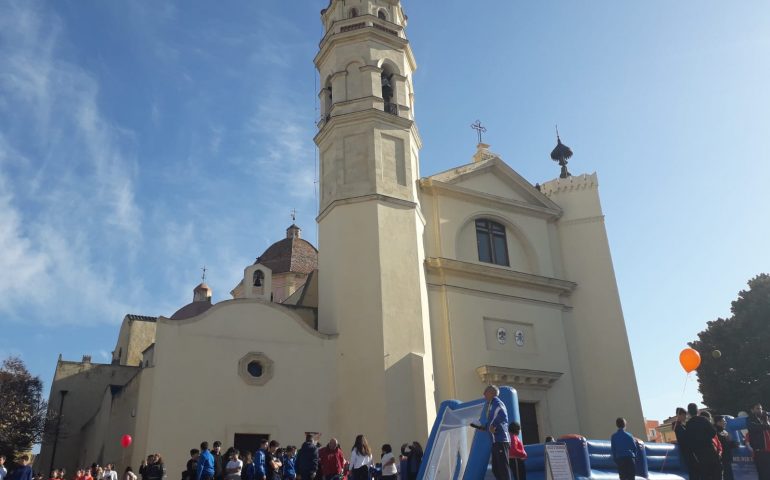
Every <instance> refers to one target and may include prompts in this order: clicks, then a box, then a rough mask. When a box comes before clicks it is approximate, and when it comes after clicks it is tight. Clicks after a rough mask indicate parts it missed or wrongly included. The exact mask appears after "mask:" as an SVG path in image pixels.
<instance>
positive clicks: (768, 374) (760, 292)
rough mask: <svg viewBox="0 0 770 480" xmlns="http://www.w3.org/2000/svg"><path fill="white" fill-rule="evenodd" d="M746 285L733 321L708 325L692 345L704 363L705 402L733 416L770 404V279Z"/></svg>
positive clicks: (734, 306)
mask: <svg viewBox="0 0 770 480" xmlns="http://www.w3.org/2000/svg"><path fill="white" fill-rule="evenodd" d="M748 285H749V289H748V290H742V291H741V292H740V293H739V294H738V299H737V300H735V301H733V303H732V308H731V312H732V316H731V317H729V318H719V319H717V320H714V321H711V322H708V324H707V327H706V329H705V330H703V331H702V332H700V333H699V334H698V340H696V341H694V342H691V343H690V346H691V347H692V348H694V349H695V350H697V351H698V352H699V353H700V355H701V359H702V361H701V365H700V367H699V368H698V383H699V390H700V392H701V394H702V395H703V402H704V403H705V404H706V406H708V407H709V408H712V409H714V410H716V411H717V412H718V413H723V414H732V415H735V414H736V413H737V412H739V411H741V410H743V411H748V408H749V407H750V406H751V405H752V404H753V403H755V402H765V403H770V275H768V274H761V275H758V276H756V277H754V278H753V279H751V280H749V282H748ZM717 352H719V353H721V355H719V353H717Z"/></svg>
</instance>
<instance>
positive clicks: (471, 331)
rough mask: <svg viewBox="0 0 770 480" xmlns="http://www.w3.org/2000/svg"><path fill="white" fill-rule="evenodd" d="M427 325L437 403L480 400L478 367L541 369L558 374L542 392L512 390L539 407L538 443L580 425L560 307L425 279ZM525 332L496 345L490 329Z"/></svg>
mask: <svg viewBox="0 0 770 480" xmlns="http://www.w3.org/2000/svg"><path fill="white" fill-rule="evenodd" d="M432 281H433V282H436V283H443V284H442V285H437V284H435V283H434V284H432V285H431V288H430V304H431V324H432V327H433V330H432V333H433V345H434V355H435V358H436V363H435V368H436V393H437V394H436V400H437V402H438V401H443V400H446V399H449V398H458V399H461V400H470V399H474V398H479V397H480V396H481V394H482V391H483V389H484V386H485V383H483V382H482V379H481V378H480V377H479V375H478V373H477V372H476V369H477V368H478V367H481V366H483V365H494V366H499V367H506V368H516V369H528V370H544V371H551V372H560V373H563V374H564V375H562V377H561V378H560V379H559V380H557V381H556V382H555V383H554V384H553V385H552V386H551V387H550V388H548V389H546V390H542V391H541V390H539V389H530V390H528V389H526V388H521V387H518V386H515V385H514V388H517V389H518V390H519V395H520V399H521V400H523V401H533V402H538V412H539V414H540V415H539V417H540V418H539V423H540V434H541V440H542V437H544V436H545V435H552V434H555V433H558V434H564V433H576V432H579V431H580V426H581V425H580V422H579V420H578V415H577V407H576V403H575V392H574V385H573V378H572V375H571V367H570V359H569V356H568V353H567V339H566V338H565V334H564V325H563V316H562V315H563V307H562V306H561V305H560V304H559V303H558V297H556V296H555V295H553V296H552V299H551V300H552V302H553V303H544V302H539V301H537V300H534V299H526V298H517V297H514V296H511V295H505V294H494V293H489V292H488V290H492V289H486V290H487V291H481V290H477V289H476V288H474V286H473V285H472V284H470V283H469V282H467V281H464V279H463V278H459V277H454V276H452V277H449V278H445V279H444V281H443V282H441V281H437V279H434V278H432V277H429V282H432ZM497 326H503V327H505V328H506V329H507V330H508V331H509V332H511V333H512V332H513V331H514V330H522V331H523V332H525V335H526V337H525V345H524V346H523V347H518V346H516V345H515V343H514V341H513V338H510V339H509V340H508V342H507V343H506V344H505V345H500V344H499V343H498V342H497V341H496V338H495V336H494V334H495V330H496V329H495V327H497Z"/></svg>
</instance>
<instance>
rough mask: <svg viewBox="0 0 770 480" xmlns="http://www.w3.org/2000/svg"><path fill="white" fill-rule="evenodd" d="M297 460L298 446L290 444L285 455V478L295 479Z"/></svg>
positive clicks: (287, 479)
mask: <svg viewBox="0 0 770 480" xmlns="http://www.w3.org/2000/svg"><path fill="white" fill-rule="evenodd" d="M296 461H297V447H295V446H291V445H290V446H289V447H287V448H286V454H285V455H284V456H283V480H295V479H296V478H297V470H296V467H295V464H296Z"/></svg>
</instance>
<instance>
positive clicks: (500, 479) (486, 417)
mask: <svg viewBox="0 0 770 480" xmlns="http://www.w3.org/2000/svg"><path fill="white" fill-rule="evenodd" d="M498 395H500V389H498V388H497V387H496V386H494V385H489V386H487V388H485V389H484V399H485V400H486V401H487V403H486V405H484V410H483V411H482V413H481V418H480V419H479V421H480V422H481V425H477V424H474V423H472V424H471V427H473V428H476V429H478V430H484V431H487V432H489V433H490V434H491V435H492V473H493V474H494V475H495V480H511V469H510V467H509V466H508V451H509V450H510V449H511V437H510V436H509V434H508V410H507V409H506V408H505V404H504V403H503V401H502V400H500V398H499V397H498Z"/></svg>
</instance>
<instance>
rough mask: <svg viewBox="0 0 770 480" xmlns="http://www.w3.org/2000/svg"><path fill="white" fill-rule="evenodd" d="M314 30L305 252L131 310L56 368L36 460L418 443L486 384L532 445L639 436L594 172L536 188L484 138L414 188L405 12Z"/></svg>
mask: <svg viewBox="0 0 770 480" xmlns="http://www.w3.org/2000/svg"><path fill="white" fill-rule="evenodd" d="M321 19H322V23H323V25H324V31H325V34H324V37H323V39H322V41H321V45H320V49H319V52H318V55H317V56H316V58H315V64H316V67H317V68H318V71H319V72H320V75H321V79H322V89H321V91H320V92H319V97H320V99H321V106H322V118H321V120H320V121H319V123H318V133H317V135H316V137H315V142H316V144H317V146H318V149H319V153H320V185H321V188H320V192H321V198H320V205H319V214H318V217H317V222H318V226H319V236H318V237H319V238H318V242H319V246H318V247H319V248H318V250H316V249H315V247H314V246H312V245H310V244H309V243H308V242H307V241H305V240H304V239H302V238H301V230H300V229H299V227H297V226H296V225H292V226H290V227H289V228H288V229H287V234H286V238H285V239H282V240H280V241H279V242H277V243H276V244H274V245H273V246H271V247H270V248H269V249H268V250H266V251H265V252H264V253H263V255H261V256H260V257H259V258H257V261H256V262H255V263H254V264H253V265H249V266H247V267H246V268H245V270H244V272H243V275H242V277H241V278H240V279H239V280H238V281H236V282H235V283H236V284H235V285H234V288H232V290H231V295H232V297H233V298H232V299H230V300H226V301H222V302H219V303H216V304H212V302H211V290H210V289H209V287H208V286H206V285H204V284H201V285H199V286H198V287H196V288H195V290H194V292H193V302H191V303H190V304H188V305H185V306H184V307H182V308H180V309H179V311H177V312H176V313H175V314H173V315H171V316H170V317H163V316H161V317H146V316H138V315H127V316H126V317H125V318H124V320H123V324H122V326H121V329H120V332H119V334H118V340H117V343H116V347H115V351H114V352H113V361H112V363H111V364H107V365H102V364H95V363H93V362H91V361H90V359H88V358H84V359H83V361H80V362H69V361H64V360H62V359H60V360H59V362H58V364H57V368H56V374H55V378H54V382H53V384H52V387H51V394H50V403H51V405H54V406H58V405H60V404H61V405H62V409H61V412H60V413H61V415H62V428H61V431H60V432H59V435H58V436H57V438H55V439H52V440H51V441H50V442H49V443H46V444H44V445H43V448H42V451H41V455H40V457H39V459H38V461H39V462H40V468H42V469H46V468H48V465H49V464H51V463H52V464H55V465H56V466H65V467H67V468H68V469H69V470H70V471H72V470H73V469H74V468H75V467H76V466H77V465H84V464H90V463H91V462H92V461H98V462H114V463H116V464H119V465H122V466H126V465H132V466H134V467H136V466H138V465H139V463H140V462H141V460H142V459H143V458H144V457H145V456H146V455H147V454H148V453H150V452H160V453H161V454H162V455H163V457H164V459H165V461H166V466H167V468H168V470H169V475H171V476H177V477H178V474H179V472H180V471H181V469H182V468H183V466H184V465H185V462H186V460H187V455H186V451H187V450H188V449H189V448H193V447H195V446H197V444H198V443H200V441H202V440H208V441H213V440H221V441H222V442H223V443H224V445H225V446H229V445H236V447H240V448H241V449H243V450H253V448H254V447H253V446H254V445H255V444H256V442H257V439H258V438H261V437H269V438H276V439H279V440H281V441H282V442H283V443H286V442H291V443H299V442H301V440H302V439H303V438H304V433H305V432H321V434H322V436H321V441H323V442H325V441H326V440H328V439H329V438H330V437H332V436H333V437H336V438H339V439H340V441H341V443H342V445H343V447H344V448H345V449H346V450H347V449H349V448H350V446H351V445H352V441H353V439H354V437H355V435H356V434H359V433H363V434H365V435H367V437H368V438H369V440H370V443H371V444H373V445H379V444H382V443H391V444H395V445H400V444H401V443H403V442H407V441H413V440H417V441H420V442H424V441H425V439H426V438H427V435H428V431H429V429H430V426H431V425H432V422H433V420H434V417H435V414H436V407H437V405H438V403H440V402H441V401H443V400H446V399H450V398H457V399H461V400H468V399H473V398H478V397H479V396H480V395H481V391H482V390H483V388H484V386H485V385H486V384H489V383H493V384H497V385H510V386H513V387H514V388H516V389H517V390H518V393H519V397H520V408H521V412H522V424H523V432H524V436H525V441H526V442H539V441H542V440H543V438H544V437H545V436H547V435H561V434H568V433H581V434H583V435H586V436H588V437H594V438H607V437H608V435H609V434H610V433H611V432H613V431H614V429H615V428H614V420H615V418H616V417H618V416H625V417H626V418H627V419H628V420H629V426H630V429H631V430H632V431H633V432H636V433H637V435H641V433H642V432H643V431H644V424H643V418H642V410H641V403H640V400H639V394H638V389H637V385H636V379H635V374H634V368H633V363H632V360H631V353H630V348H629V343H628V338H627V334H626V327H625V322H624V319H623V313H622V309H621V305H620V299H619V295H618V289H617V285H616V280H615V275H614V271H613V264H612V259H611V254H610V249H609V243H608V240H607V235H606V230H605V227H604V217H603V213H602V209H601V204H600V199H599V193H598V179H597V176H596V174H590V175H578V176H571V175H569V173H568V172H567V170H566V158H568V157H569V155H561V157H559V159H560V160H561V161H562V163H563V172H562V175H561V177H560V178H558V179H555V180H551V181H548V182H545V183H543V184H542V185H537V186H533V185H532V184H531V183H530V182H529V181H527V180H526V179H524V178H522V177H521V176H520V175H519V174H518V173H516V172H515V171H514V170H513V169H511V167H509V166H508V165H507V164H506V163H505V162H504V161H503V160H502V159H501V158H500V156H499V155H497V154H495V153H493V152H492V151H490V147H489V146H488V145H485V144H479V146H478V149H477V152H476V153H475V155H474V156H473V158H472V159H470V162H469V163H466V162H462V161H458V163H459V164H461V165H460V166H458V167H457V168H453V169H451V170H448V171H445V172H441V173H438V174H435V175H430V176H421V173H420V162H419V152H420V148H421V139H420V136H419V131H418V129H417V124H416V123H415V116H414V94H413V93H414V87H413V83H412V74H413V72H414V71H415V70H416V68H417V65H416V61H415V57H414V55H413V52H412V50H411V47H410V44H409V42H408V39H407V37H406V33H405V27H406V22H407V17H406V15H405V14H404V11H403V9H402V7H401V5H400V2H399V1H398V0H344V1H343V0H331V1H330V4H329V6H328V8H326V9H325V10H323V11H322V13H321ZM559 146H560V147H561V148H562V150H563V149H566V147H564V146H563V145H561V142H559ZM560 147H557V150H558V149H559V148H560ZM557 150H555V152H556V153H558V152H557ZM567 150H568V149H567ZM569 154H570V155H571V152H569ZM555 159H556V157H555ZM362 265H366V268H365V269H362V268H361V266H362ZM124 433H130V434H131V435H132V436H133V438H134V442H133V444H132V445H131V446H130V447H128V448H125V449H123V448H121V447H120V445H119V439H120V436H121V435H123V434H124ZM54 450H55V458H52V457H53V456H54Z"/></svg>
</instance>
